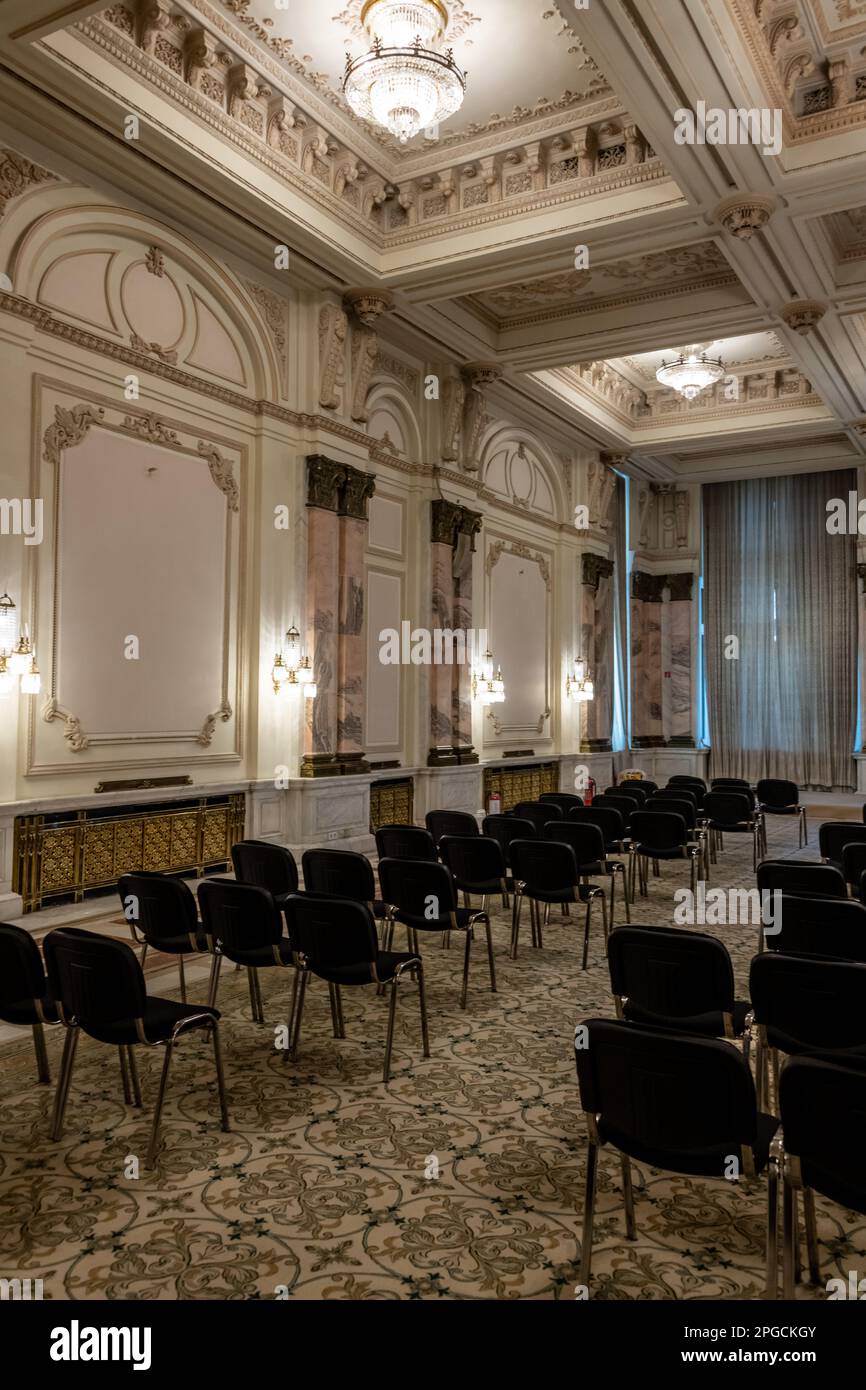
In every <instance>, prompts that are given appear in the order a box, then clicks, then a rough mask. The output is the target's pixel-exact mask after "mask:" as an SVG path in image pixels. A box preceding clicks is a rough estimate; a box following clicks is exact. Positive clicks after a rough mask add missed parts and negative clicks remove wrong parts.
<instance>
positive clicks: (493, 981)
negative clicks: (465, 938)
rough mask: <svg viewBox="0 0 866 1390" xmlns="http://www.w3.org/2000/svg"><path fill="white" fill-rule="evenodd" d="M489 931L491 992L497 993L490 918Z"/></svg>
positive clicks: (488, 953)
mask: <svg viewBox="0 0 866 1390" xmlns="http://www.w3.org/2000/svg"><path fill="white" fill-rule="evenodd" d="M486 931H487V960H488V963H489V965H490V993H491V994H495V993H496V966H495V965H494V963H493V932H492V928H491V926H490V920H489V918H488V920H487V923H486Z"/></svg>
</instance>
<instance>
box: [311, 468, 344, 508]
mask: <svg viewBox="0 0 866 1390" xmlns="http://www.w3.org/2000/svg"><path fill="white" fill-rule="evenodd" d="M347 475H348V469H347V467H346V465H345V464H344V463H336V462H335V461H334V460H333V459H329V458H325V456H324V454H310V455H308V457H307V506H308V507H321V508H322V510H323V511H326V512H335V511H336V510H337V508H338V506H339V504H340V489H341V488H342V486H343V484H344V482H345V481H346V477H347Z"/></svg>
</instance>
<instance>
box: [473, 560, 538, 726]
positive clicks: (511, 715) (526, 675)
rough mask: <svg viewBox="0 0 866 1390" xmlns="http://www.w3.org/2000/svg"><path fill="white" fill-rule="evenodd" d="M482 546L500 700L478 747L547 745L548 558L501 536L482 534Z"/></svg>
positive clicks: (490, 628)
mask: <svg viewBox="0 0 866 1390" xmlns="http://www.w3.org/2000/svg"><path fill="white" fill-rule="evenodd" d="M486 542H487V544H486V553H485V558H484V572H485V590H486V592H485V612H486V614H487V627H488V635H489V638H490V643H491V650H492V652H493V656H494V658H495V660H496V661H497V662H498V663H501V665H502V672H503V676H504V679H505V691H506V699H505V703H504V704H503V705H501V706H497V707H495V708H494V707H491V708H490V709H489V710H488V719H487V720H485V740H484V741H485V744H487V745H491V744H497V743H500V742H502V743H504V742H508V741H511V740H514V739H524V738H531V739H532V740H533V741H534V742H535V743H539V742H541V743H545V742H550V739H551V731H550V713H551V704H552V697H553V688H552V680H553V673H552V670H551V653H552V651H553V560H554V557H553V554H552V553H551V552H549V551H543V550H540V549H538V548H537V547H535V546H534V545H529V544H527V543H526V542H525V541H522V540H514V539H509V538H507V537H504V536H501V535H500V536H497V535H495V534H488V535H487V537H486ZM509 705H510V709H509ZM497 710H501V715H500V714H499V713H497ZM488 729H492V732H493V737H490V735H489V734H488V732H487V731H488Z"/></svg>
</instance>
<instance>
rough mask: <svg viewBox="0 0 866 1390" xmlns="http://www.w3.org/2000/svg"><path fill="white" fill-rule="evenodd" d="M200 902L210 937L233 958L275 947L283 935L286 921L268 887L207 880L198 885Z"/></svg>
mask: <svg viewBox="0 0 866 1390" xmlns="http://www.w3.org/2000/svg"><path fill="white" fill-rule="evenodd" d="M198 903H199V907H200V908H201V920H202V924H203V925H204V929H205V933H206V935H207V936H208V938H209V939H210V940H211V941H214V942H216V943H217V944H218V945H219V946H220V947H221V948H222V950H223V951H224V952H225V954H226V955H227V956H228V957H229V959H231V958H232V957H233V956H234V955H236V954H238V953H240V952H244V951H254V950H257V949H258V948H260V947H262V946H272V945H274V943H275V942H277V941H279V939H280V937H281V936H282V934H283V919H282V917H281V916H280V912H279V909H278V907H277V905H276V903H275V902H274V899H273V896H272V894H270V893H269V892H268V890H267V889H266V888H258V887H256V885H255V884H251V883H234V882H232V880H231V879H226V878H206V879H203V880H202V882H201V883H200V884H199V886H198Z"/></svg>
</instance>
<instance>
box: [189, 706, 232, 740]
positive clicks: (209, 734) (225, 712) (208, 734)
mask: <svg viewBox="0 0 866 1390" xmlns="http://www.w3.org/2000/svg"><path fill="white" fill-rule="evenodd" d="M231 717H232V707H231V705H230V704H229V702H228V700H223V701H222V702H221V704H220V706H219V709H217V710H214V712H213V714H209V715H208V716H207V718H206V719H205V721H204V723H203V724H202V726H201V729H200V730H199V732H198V733H197V734H196V736H195V741H196V743H198V744H200V745H201V747H202V748H209V747H210V745H211V744H212V743H213V736H214V734H215V733H216V726H217V720H218V719H220V720H222V722H223V724H227V723H228V721H229V720H230V719H231Z"/></svg>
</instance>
